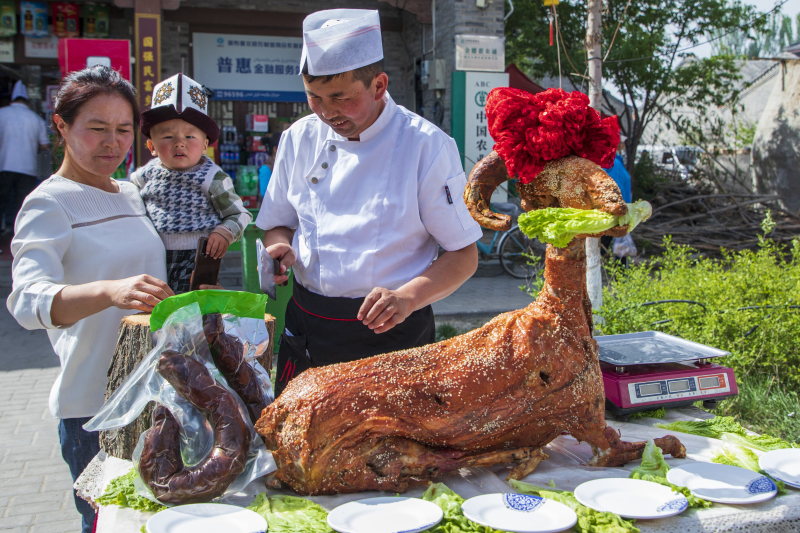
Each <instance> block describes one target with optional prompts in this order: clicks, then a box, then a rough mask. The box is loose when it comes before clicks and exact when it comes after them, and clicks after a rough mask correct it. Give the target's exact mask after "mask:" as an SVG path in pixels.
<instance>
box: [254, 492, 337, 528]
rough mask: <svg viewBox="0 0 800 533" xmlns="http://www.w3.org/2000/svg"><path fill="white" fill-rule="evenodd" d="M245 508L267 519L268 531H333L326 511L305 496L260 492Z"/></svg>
mask: <svg viewBox="0 0 800 533" xmlns="http://www.w3.org/2000/svg"><path fill="white" fill-rule="evenodd" d="M247 508H248V509H250V510H251V511H255V512H256V513H258V514H260V515H261V516H263V517H264V518H265V519H266V520H267V524H268V525H269V527H268V531H270V533H333V530H332V529H331V528H330V527H329V526H328V512H327V511H326V510H325V509H323V508H322V507H320V506H319V505H317V504H316V503H314V502H312V501H311V500H307V499H305V498H300V497H297V496H272V497H269V496H267V494H266V493H264V492H260V493H258V494H256V497H255V499H254V500H253V502H252V503H251V504H250V505H248V506H247Z"/></svg>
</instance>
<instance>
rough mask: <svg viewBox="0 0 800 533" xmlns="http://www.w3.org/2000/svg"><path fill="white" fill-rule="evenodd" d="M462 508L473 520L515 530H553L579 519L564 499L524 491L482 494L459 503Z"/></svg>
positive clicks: (522, 532) (532, 532)
mask: <svg viewBox="0 0 800 533" xmlns="http://www.w3.org/2000/svg"><path fill="white" fill-rule="evenodd" d="M461 510H463V511H464V516H466V517H467V518H468V519H469V520H472V521H473V522H475V523H476V524H480V525H482V526H488V527H491V528H494V529H500V530H503V531H513V532H514V533H554V532H556V531H564V530H566V529H569V528H571V527H572V526H574V525H575V523H576V522H577V521H578V516H577V515H576V514H575V511H573V510H572V509H570V508H569V507H567V506H566V505H564V504H563V503H558V502H556V501H553V500H546V499H544V498H539V497H538V496H528V495H527V494H514V493H508V494H484V495H482V496H476V497H474V498H470V499H469V500H467V501H465V502H464V503H462V504H461Z"/></svg>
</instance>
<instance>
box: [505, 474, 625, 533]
mask: <svg viewBox="0 0 800 533" xmlns="http://www.w3.org/2000/svg"><path fill="white" fill-rule="evenodd" d="M509 484H510V485H511V487H512V488H513V489H514V490H516V491H518V492H521V493H523V494H534V495H538V496H541V497H542V498H547V499H548V500H554V501H557V502H559V503H563V504H564V505H566V506H567V507H569V508H570V509H572V510H573V511H575V514H577V515H578V523H577V524H575V526H574V527H573V528H572V529H573V531H578V532H580V533H639V528H637V527H635V526H634V525H633V523H634V520H625V519H624V518H622V517H621V516H619V515H616V514H614V513H606V512H601V511H595V510H594V509H590V508H589V507H586V506H584V505H581V504H580V503H579V502H578V500H577V499H575V495H574V494H573V493H571V492H567V491H564V490H554V489H546V488H544V487H537V486H536V485H532V484H530V483H525V482H524V481H517V480H516V479H512V480H510V481H509Z"/></svg>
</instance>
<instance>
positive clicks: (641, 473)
mask: <svg viewBox="0 0 800 533" xmlns="http://www.w3.org/2000/svg"><path fill="white" fill-rule="evenodd" d="M667 472H669V465H668V464H667V462H666V461H665V460H664V455H663V454H662V453H661V449H660V448H659V447H658V446H656V443H655V442H654V441H653V439H649V440H648V441H647V445H646V446H645V447H644V451H643V452H642V464H641V465H639V467H637V468H634V469H633V471H632V472H631V474H630V476H628V477H630V478H631V479H642V480H644V481H652V482H653V483H658V484H659V485H664V486H665V487H669V488H671V489H672V490H674V491H675V492H679V493H681V494H683V495H684V496H686V499H687V500H688V501H689V506H690V507H700V508H708V507H711V502H707V501H705V500H702V499H700V498H698V497H697V496H695V495H693V494H692V491H690V490H689V489H688V488H686V487H680V486H678V485H673V484H672V483H670V482H669V481H667Z"/></svg>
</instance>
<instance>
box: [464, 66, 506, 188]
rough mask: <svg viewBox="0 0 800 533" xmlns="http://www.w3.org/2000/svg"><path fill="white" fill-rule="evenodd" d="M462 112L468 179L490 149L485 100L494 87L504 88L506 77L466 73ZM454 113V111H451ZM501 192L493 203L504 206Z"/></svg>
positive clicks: (492, 142)
mask: <svg viewBox="0 0 800 533" xmlns="http://www.w3.org/2000/svg"><path fill="white" fill-rule="evenodd" d="M464 76H465V78H466V95H465V96H466V98H465V102H464V104H465V106H464V107H465V109H464V170H465V172H466V173H467V175H469V173H470V172H471V171H472V167H473V166H475V164H476V163H477V162H478V161H480V160H481V159H483V158H484V157H486V156H487V155H489V154H490V153H491V151H492V150H493V149H494V141H493V140H492V137H491V135H489V121H488V120H487V118H486V98H487V97H488V96H489V91H491V90H492V89H494V88H495V87H508V74H506V73H484V72H466V73H464ZM453 112H454V113H455V112H456V110H453ZM506 200H507V199H506V198H505V191H504V190H501V188H500V187H498V189H497V191H495V194H494V195H493V196H492V201H493V202H505V201H506Z"/></svg>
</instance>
